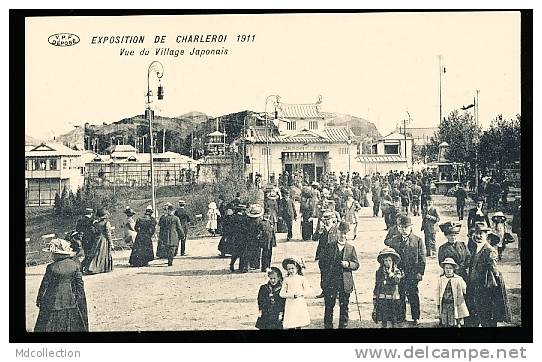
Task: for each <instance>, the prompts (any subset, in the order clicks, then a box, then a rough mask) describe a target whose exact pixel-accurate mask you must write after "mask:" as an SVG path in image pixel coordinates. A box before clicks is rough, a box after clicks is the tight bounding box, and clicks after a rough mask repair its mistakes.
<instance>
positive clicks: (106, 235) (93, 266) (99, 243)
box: [87, 208, 113, 274]
mask: <svg viewBox="0 0 542 362" xmlns="http://www.w3.org/2000/svg"><path fill="white" fill-rule="evenodd" d="M96 217H97V218H98V221H96V222H95V223H94V230H95V233H96V242H95V243H94V246H93V250H92V251H91V255H92V258H91V259H90V262H89V264H88V267H87V273H88V274H98V273H108V272H110V271H111V270H113V257H112V256H111V250H112V244H111V223H110V222H109V221H107V219H108V218H109V212H108V211H107V210H106V209H104V208H100V209H98V211H96Z"/></svg>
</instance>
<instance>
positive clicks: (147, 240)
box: [128, 205, 156, 267]
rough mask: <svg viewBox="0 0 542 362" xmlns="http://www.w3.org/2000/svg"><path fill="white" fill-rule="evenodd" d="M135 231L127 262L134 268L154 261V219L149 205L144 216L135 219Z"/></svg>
mask: <svg viewBox="0 0 542 362" xmlns="http://www.w3.org/2000/svg"><path fill="white" fill-rule="evenodd" d="M135 230H136V231H137V235H136V238H135V241H134V245H133V246H132V253H131V254H130V259H129V261H128V262H129V263H130V265H131V266H135V267H140V266H147V265H148V264H149V262H150V261H151V260H153V259H154V251H153V249H152V237H153V236H154V233H155V232H156V219H155V218H154V217H153V209H152V206H151V205H149V206H147V208H146V209H145V215H144V216H143V217H141V218H139V219H137V222H136V225H135Z"/></svg>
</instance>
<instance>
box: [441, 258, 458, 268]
mask: <svg viewBox="0 0 542 362" xmlns="http://www.w3.org/2000/svg"><path fill="white" fill-rule="evenodd" d="M446 264H448V265H451V266H453V267H454V269H457V267H459V265H457V263H456V262H455V260H454V259H452V258H446V259H444V260H443V261H442V263H440V267H441V268H442V269H444V265H446Z"/></svg>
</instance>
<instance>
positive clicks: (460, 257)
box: [438, 221, 470, 281]
mask: <svg viewBox="0 0 542 362" xmlns="http://www.w3.org/2000/svg"><path fill="white" fill-rule="evenodd" d="M439 227H440V230H442V232H443V233H444V235H445V236H446V238H447V239H448V241H447V242H446V243H444V244H442V245H441V246H440V247H439V249H438V262H439V264H440V263H442V262H443V261H444V259H446V258H452V259H453V260H454V261H455V262H456V264H457V270H456V273H457V275H459V276H461V277H462V278H463V279H464V280H465V281H466V280H467V275H468V268H469V263H470V252H469V250H468V249H467V245H465V243H464V242H462V241H458V240H457V235H458V234H459V231H461V224H459V223H455V222H453V221H448V222H446V223H444V224H440V225H439Z"/></svg>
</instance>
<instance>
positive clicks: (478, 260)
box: [466, 222, 502, 327]
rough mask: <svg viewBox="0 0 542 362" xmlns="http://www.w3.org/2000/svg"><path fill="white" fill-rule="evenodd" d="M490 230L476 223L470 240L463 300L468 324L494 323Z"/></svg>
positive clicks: (494, 260)
mask: <svg viewBox="0 0 542 362" xmlns="http://www.w3.org/2000/svg"><path fill="white" fill-rule="evenodd" d="M489 230H491V229H490V228H489V227H486V226H485V224H484V223H483V222H478V223H476V224H475V227H474V230H473V240H474V241H475V243H476V249H474V251H473V253H472V257H471V262H470V266H469V277H468V279H467V281H466V282H467V296H466V302H467V306H468V308H469V312H470V317H469V318H468V319H467V321H466V325H467V326H468V327H478V326H479V325H482V327H496V326H497V321H496V315H495V314H496V312H497V309H498V308H496V307H497V306H496V305H495V299H496V298H495V295H496V294H495V290H496V288H497V283H496V278H498V275H499V272H498V270H497V251H496V250H495V249H494V248H493V247H492V246H491V245H489V243H488V242H487V233H488V231H489ZM500 307H502V306H500Z"/></svg>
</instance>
